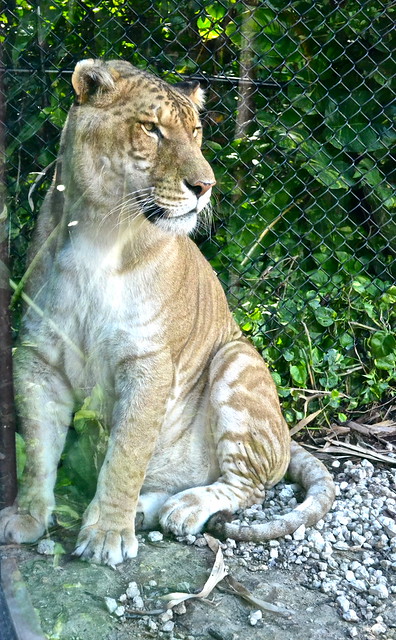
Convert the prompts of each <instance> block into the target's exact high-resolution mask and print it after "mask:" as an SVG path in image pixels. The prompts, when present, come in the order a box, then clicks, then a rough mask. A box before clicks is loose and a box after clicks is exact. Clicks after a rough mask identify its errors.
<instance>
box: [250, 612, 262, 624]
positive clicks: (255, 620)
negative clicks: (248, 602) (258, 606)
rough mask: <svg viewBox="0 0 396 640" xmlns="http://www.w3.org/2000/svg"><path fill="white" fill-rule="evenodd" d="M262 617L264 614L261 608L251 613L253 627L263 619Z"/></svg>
mask: <svg viewBox="0 0 396 640" xmlns="http://www.w3.org/2000/svg"><path fill="white" fill-rule="evenodd" d="M262 617H263V614H262V612H261V611H260V610H259V611H252V612H251V613H250V615H249V624H251V626H252V627H255V626H256V624H257V623H258V621H259V620H261V619H262Z"/></svg>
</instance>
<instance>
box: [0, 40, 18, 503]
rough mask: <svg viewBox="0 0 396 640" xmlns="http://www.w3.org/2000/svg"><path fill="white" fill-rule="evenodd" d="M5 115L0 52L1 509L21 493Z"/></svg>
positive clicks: (0, 54) (2, 69) (2, 67)
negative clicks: (18, 486) (16, 413)
mask: <svg viewBox="0 0 396 640" xmlns="http://www.w3.org/2000/svg"><path fill="white" fill-rule="evenodd" d="M0 47H1V44H0ZM5 111H6V101H5V94H4V66H3V58H2V51H1V48H0V507H5V506H8V505H10V504H12V503H13V501H14V499H15V495H16V489H17V482H16V455H15V410H14V390H13V382H12V339H11V320H10V297H11V296H10V287H9V266H8V265H9V241H8V235H9V234H8V224H9V220H8V213H7V203H6V185H5Z"/></svg>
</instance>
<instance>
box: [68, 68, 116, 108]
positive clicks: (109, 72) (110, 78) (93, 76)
mask: <svg viewBox="0 0 396 640" xmlns="http://www.w3.org/2000/svg"><path fill="white" fill-rule="evenodd" d="M119 75H120V74H119V73H118V71H116V70H115V69H112V68H111V67H109V66H108V65H106V64H105V63H104V62H102V60H94V59H93V58H90V59H88V60H80V62H77V64H76V68H75V69H74V72H73V75H72V85H73V89H74V91H75V93H76V99H77V102H78V104H84V102H86V101H87V100H88V98H89V97H90V96H92V95H94V94H95V93H97V92H98V91H102V92H105V91H111V90H112V89H114V87H115V81H116V80H117V78H118V77H119Z"/></svg>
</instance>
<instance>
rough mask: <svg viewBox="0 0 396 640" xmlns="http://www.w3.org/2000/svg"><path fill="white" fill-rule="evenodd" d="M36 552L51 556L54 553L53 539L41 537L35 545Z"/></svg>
mask: <svg viewBox="0 0 396 640" xmlns="http://www.w3.org/2000/svg"><path fill="white" fill-rule="evenodd" d="M37 553H41V555H43V556H53V555H54V553H55V540H50V539H49V538H43V540H40V542H39V543H38V545H37Z"/></svg>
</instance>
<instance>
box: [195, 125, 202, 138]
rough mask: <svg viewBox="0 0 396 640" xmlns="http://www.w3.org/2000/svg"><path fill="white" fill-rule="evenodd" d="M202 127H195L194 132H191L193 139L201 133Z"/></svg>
mask: <svg viewBox="0 0 396 640" xmlns="http://www.w3.org/2000/svg"><path fill="white" fill-rule="evenodd" d="M201 129H202V127H195V129H194V131H193V137H194V138H196V137H197V135H198V133H200V132H201Z"/></svg>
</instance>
